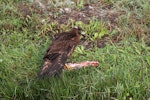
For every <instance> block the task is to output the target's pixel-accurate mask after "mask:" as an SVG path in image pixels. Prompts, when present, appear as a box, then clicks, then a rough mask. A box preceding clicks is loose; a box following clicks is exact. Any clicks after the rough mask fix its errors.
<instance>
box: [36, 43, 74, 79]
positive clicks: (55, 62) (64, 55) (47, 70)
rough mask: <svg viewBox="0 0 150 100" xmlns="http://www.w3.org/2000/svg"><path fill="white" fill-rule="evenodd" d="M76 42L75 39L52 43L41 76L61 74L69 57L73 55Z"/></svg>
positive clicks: (45, 57)
mask: <svg viewBox="0 0 150 100" xmlns="http://www.w3.org/2000/svg"><path fill="white" fill-rule="evenodd" d="M75 46H76V44H75V42H74V41H60V42H57V43H52V45H51V47H50V48H49V50H47V53H46V54H45V56H44V60H45V62H44V65H43V67H42V70H41V72H40V73H39V77H41V78H43V77H44V76H49V77H50V76H53V75H56V74H59V73H60V72H61V70H62V69H63V68H64V66H65V63H66V61H67V59H68V57H69V56H70V55H71V53H72V52H73V50H74V48H75Z"/></svg>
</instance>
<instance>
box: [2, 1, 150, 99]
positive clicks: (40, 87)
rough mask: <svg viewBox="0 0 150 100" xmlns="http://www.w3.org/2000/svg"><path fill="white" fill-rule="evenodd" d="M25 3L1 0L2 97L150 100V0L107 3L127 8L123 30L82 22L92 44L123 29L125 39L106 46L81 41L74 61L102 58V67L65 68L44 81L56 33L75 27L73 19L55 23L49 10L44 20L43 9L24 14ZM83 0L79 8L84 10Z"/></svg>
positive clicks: (98, 22) (122, 18)
mask: <svg viewBox="0 0 150 100" xmlns="http://www.w3.org/2000/svg"><path fill="white" fill-rule="evenodd" d="M81 1H82V3H83V0H81ZM91 1H94V2H96V0H91ZM102 1H104V0H102ZM21 2H22V0H14V1H12V2H10V1H5V0H3V1H0V27H1V28H0V81H1V82H0V99H2V100H3V99H4V100H10V99H14V100H24V99H25V100H38V99H39V100H66V99H73V100H111V99H116V100H149V99H150V41H149V38H150V29H149V27H150V6H149V5H150V2H148V1H147V0H135V1H134V0H106V1H105V3H104V4H105V5H107V4H112V5H114V7H116V9H120V10H121V11H123V12H126V13H127V14H125V15H122V16H120V17H119V24H118V26H117V29H118V30H117V29H114V30H112V31H110V30H109V29H107V28H106V24H104V22H103V21H102V20H100V21H99V20H96V21H94V20H93V19H91V21H90V23H89V24H84V23H83V22H81V21H78V22H76V25H78V26H81V27H82V28H83V29H84V30H85V31H86V33H87V34H86V35H87V37H85V38H86V39H87V40H88V41H91V42H92V43H97V41H98V40H99V39H102V37H103V36H104V35H106V34H107V35H109V36H110V37H111V36H113V35H116V34H118V33H119V34H121V37H122V41H118V43H111V44H108V45H107V46H105V47H104V48H98V47H97V46H96V45H94V46H93V48H89V49H86V48H85V47H84V46H83V45H82V44H81V45H80V46H78V47H77V49H76V50H75V52H74V53H73V55H72V57H71V58H70V59H69V60H68V61H71V62H81V61H86V60H95V61H99V66H98V67H97V68H94V67H90V68H83V69H80V70H70V71H65V70H64V71H63V72H62V73H61V75H60V76H58V77H53V78H50V79H44V80H40V79H38V77H37V73H38V72H39V70H40V68H41V65H42V63H43V59H42V57H43V55H44V53H45V51H46V49H47V48H48V46H49V44H50V42H51V38H50V37H52V36H53V35H54V34H56V33H57V30H56V29H57V27H59V28H60V31H64V30H68V29H70V26H69V25H70V24H68V25H60V26H59V24H58V23H56V22H50V21H49V20H48V18H46V15H42V17H43V18H46V20H45V23H42V22H41V20H42V18H41V16H40V14H39V13H36V11H34V10H33V12H32V13H31V16H26V17H24V16H23V14H22V12H19V11H18V8H17V7H18V6H17V5H18V4H19V3H21ZM26 3H27V2H26ZM82 3H80V5H78V6H77V7H79V8H80V7H81V9H82V8H83V7H84V6H83V4H82ZM27 4H28V5H31V4H30V3H27ZM27 4H26V5H27ZM70 23H71V24H72V25H73V22H71V21H70Z"/></svg>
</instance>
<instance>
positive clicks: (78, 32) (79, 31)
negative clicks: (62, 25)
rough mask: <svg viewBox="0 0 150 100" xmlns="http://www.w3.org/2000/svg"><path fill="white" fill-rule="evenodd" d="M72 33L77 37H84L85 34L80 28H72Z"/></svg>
mask: <svg viewBox="0 0 150 100" xmlns="http://www.w3.org/2000/svg"><path fill="white" fill-rule="evenodd" d="M73 31H75V32H76V33H77V34H79V35H85V32H84V31H83V29H82V28H81V27H77V26H74V28H73Z"/></svg>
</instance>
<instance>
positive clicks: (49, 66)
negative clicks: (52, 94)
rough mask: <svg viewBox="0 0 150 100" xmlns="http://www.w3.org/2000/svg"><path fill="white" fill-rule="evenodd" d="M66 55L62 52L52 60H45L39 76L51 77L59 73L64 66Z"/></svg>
mask: <svg viewBox="0 0 150 100" xmlns="http://www.w3.org/2000/svg"><path fill="white" fill-rule="evenodd" d="M66 61H67V55H66V54H62V55H60V56H59V57H57V58H56V59H55V60H54V61H53V62H50V61H49V60H46V61H45V62H44V64H43V67H42V70H41V71H40V72H39V74H38V76H39V78H44V77H51V76H55V75H57V74H59V73H60V72H61V71H62V69H63V68H64V66H65V63H66Z"/></svg>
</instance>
